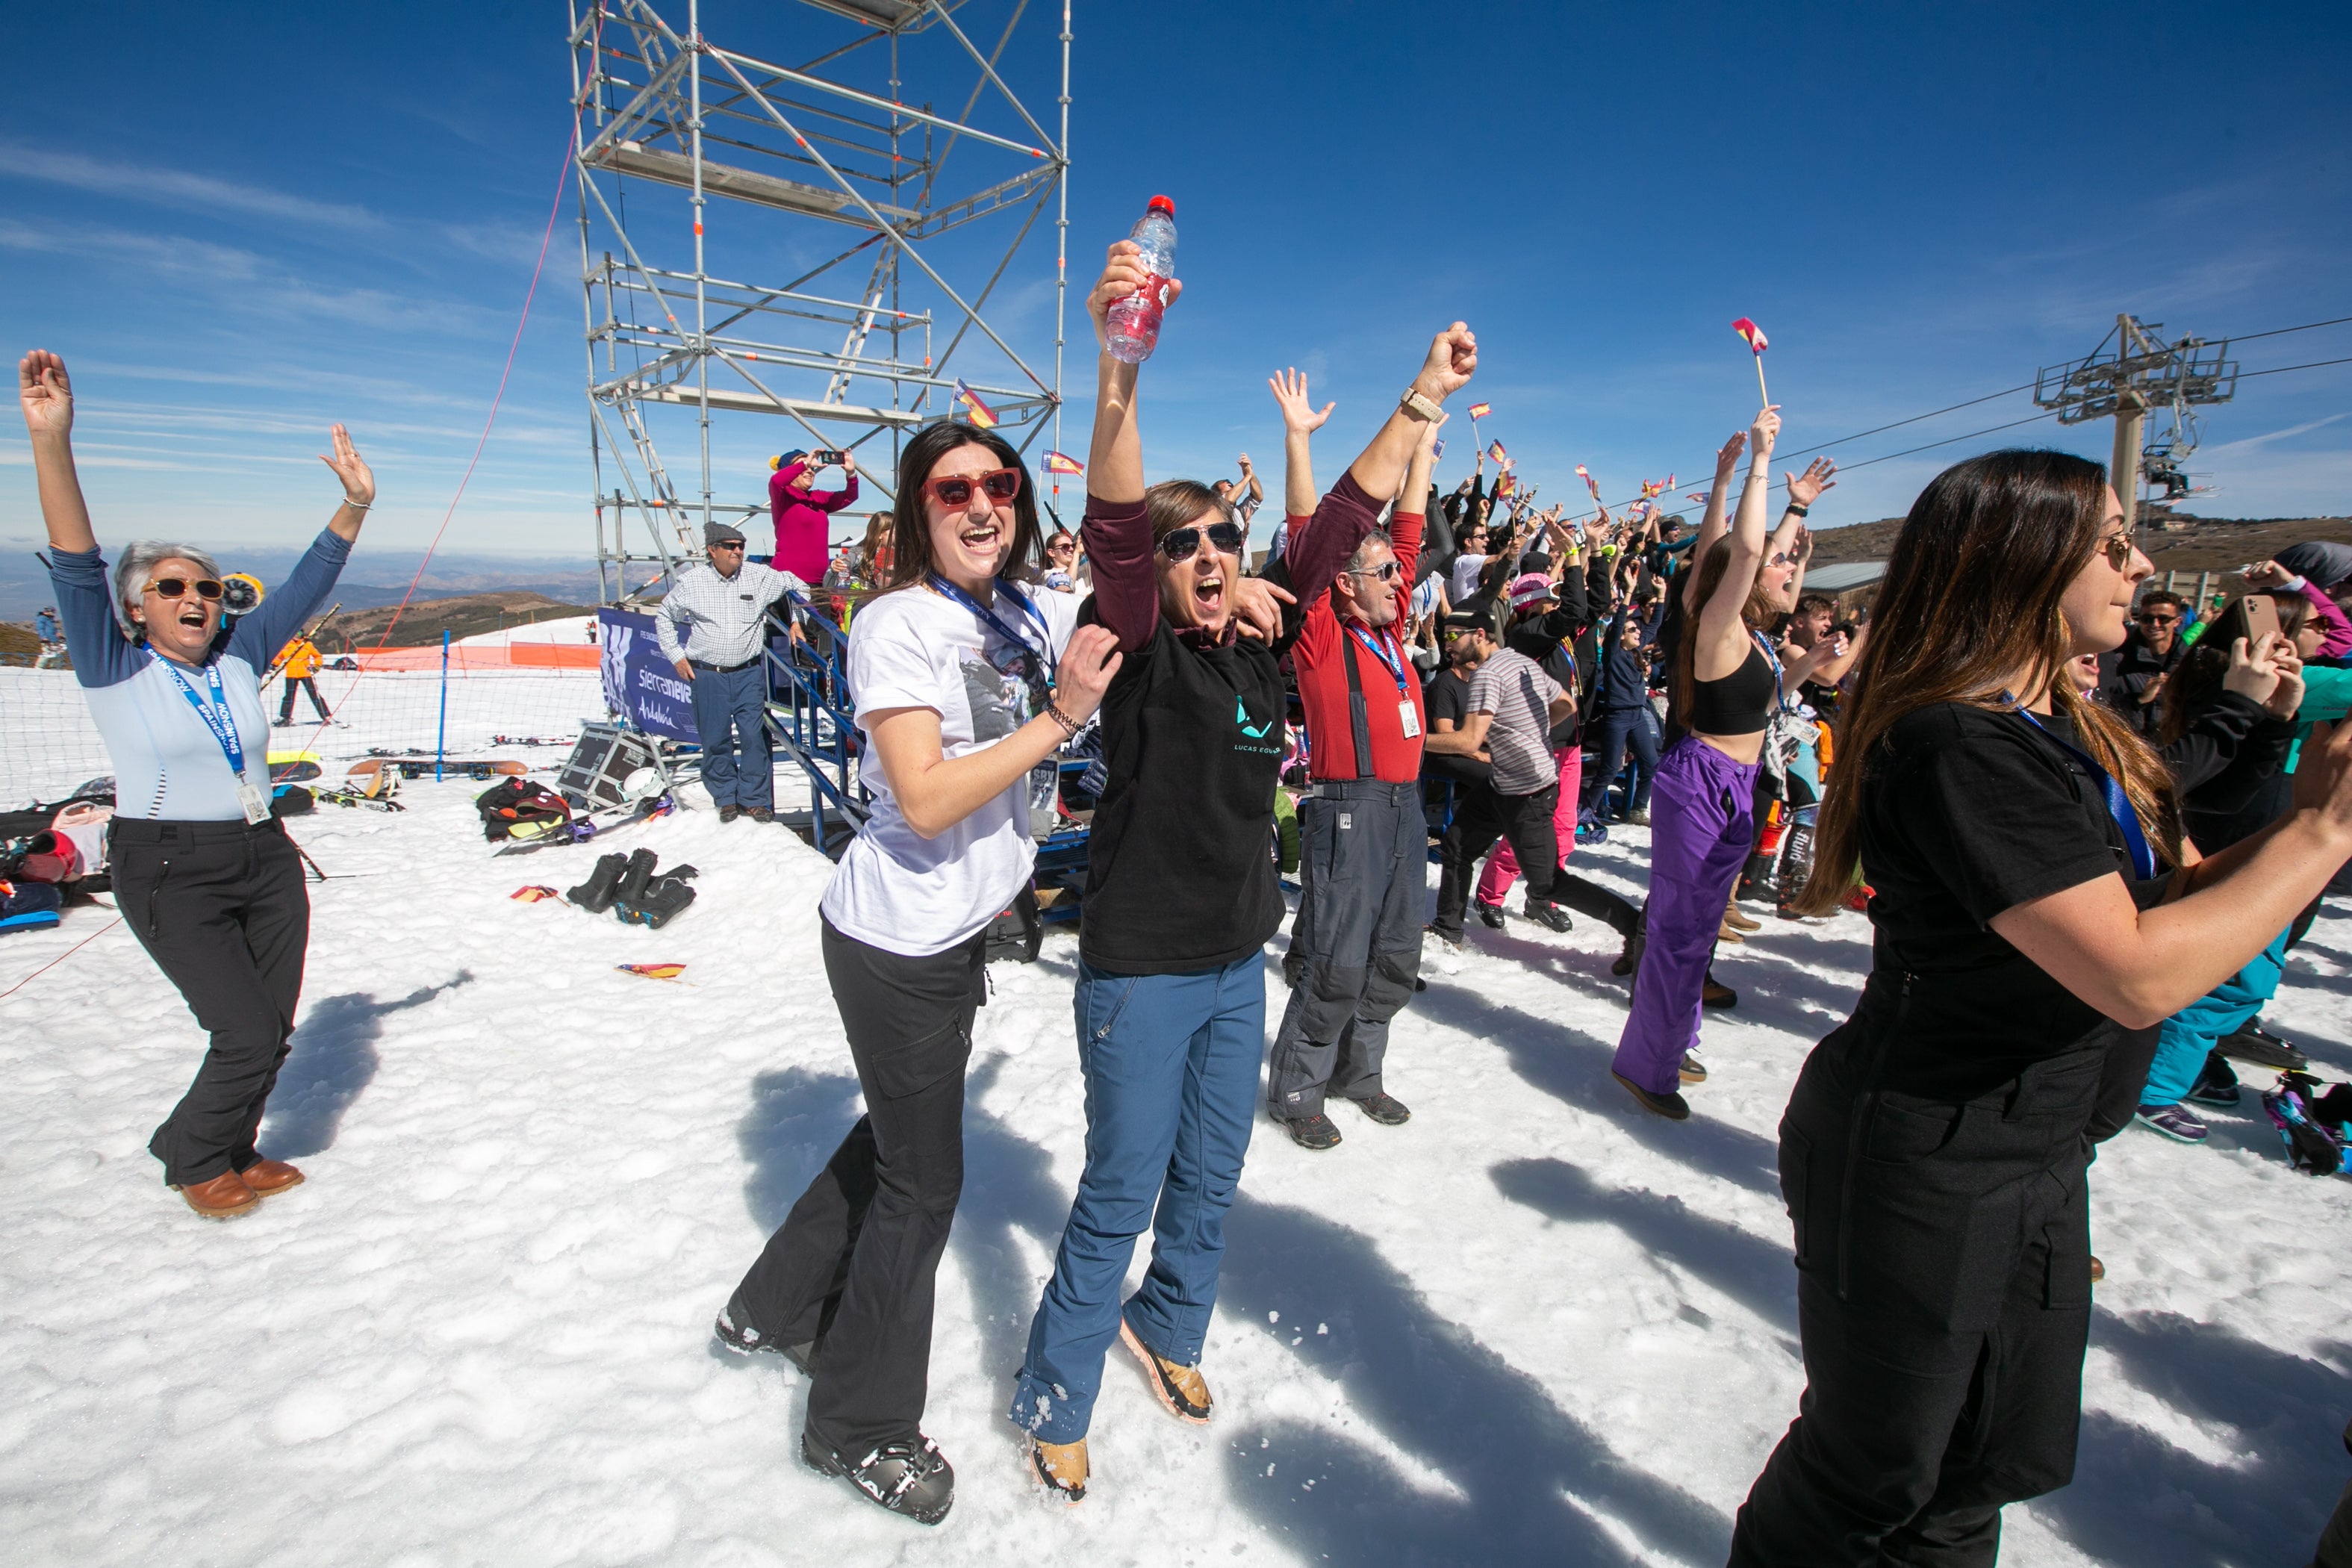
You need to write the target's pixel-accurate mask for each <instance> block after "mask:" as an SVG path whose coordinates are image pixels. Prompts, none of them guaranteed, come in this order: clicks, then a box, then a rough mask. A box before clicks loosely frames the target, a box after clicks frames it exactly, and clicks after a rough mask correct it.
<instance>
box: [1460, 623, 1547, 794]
mask: <svg viewBox="0 0 2352 1568" xmlns="http://www.w3.org/2000/svg"><path fill="white" fill-rule="evenodd" d="M1563 695H1564V693H1563V692H1562V691H1561V689H1560V685H1559V682H1558V681H1556V680H1554V679H1552V678H1551V677H1550V676H1549V675H1546V674H1545V673H1544V668H1543V666H1542V665H1539V664H1538V663H1537V662H1536V661H1535V660H1534V659H1531V658H1528V656H1527V655H1525V654H1523V653H1514V652H1513V651H1512V650H1511V649H1509V648H1498V649H1496V651H1495V653H1494V654H1492V655H1491V656H1489V657H1488V658H1487V660H1486V663H1484V664H1482V665H1480V666H1479V667H1478V673H1477V674H1475V675H1474V676H1472V677H1471V678H1470V711H1471V712H1473V713H1492V714H1493V715H1494V716H1495V721H1494V723H1493V725H1492V726H1491V727H1489V728H1488V730H1487V731H1486V754H1487V755H1488V756H1490V757H1492V758H1494V760H1495V788H1496V791H1497V793H1499V794H1502V795H1533V794H1535V793H1536V792H1537V791H1538V790H1539V789H1542V788H1544V787H1545V786H1546V785H1548V784H1552V783H1553V782H1555V781H1556V780H1558V779H1559V763H1555V762H1553V761H1552V755H1551V746H1550V744H1549V742H1550V738H1551V705H1552V704H1553V703H1554V702H1556V701H1558V700H1559V699H1560V697H1561V696H1563Z"/></svg>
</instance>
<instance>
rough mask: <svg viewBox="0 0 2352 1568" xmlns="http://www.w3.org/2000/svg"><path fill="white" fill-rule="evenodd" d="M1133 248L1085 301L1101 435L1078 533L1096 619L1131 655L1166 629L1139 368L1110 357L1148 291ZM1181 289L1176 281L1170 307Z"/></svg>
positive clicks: (1093, 448) (1124, 245) (1127, 243)
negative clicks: (1128, 312) (1149, 508)
mask: <svg viewBox="0 0 2352 1568" xmlns="http://www.w3.org/2000/svg"><path fill="white" fill-rule="evenodd" d="M1141 255H1142V252H1141V251H1140V250H1139V249H1138V248H1137V247H1136V245H1135V242H1134V241H1133V240H1128V239H1122V240H1120V241H1118V243H1117V244H1115V245H1113V246H1112V247H1110V253H1109V256H1108V259H1107V260H1106V261H1105V263H1104V265H1103V272H1102V277H1101V278H1100V279H1097V281H1096V283H1095V287H1094V291H1093V292H1092V293H1090V294H1088V295H1087V315H1088V316H1089V317H1090V318H1092V319H1093V321H1094V325H1095V342H1096V343H1097V345H1098V352H1097V353H1096V356H1095V429H1094V438H1093V443H1092V445H1090V446H1089V447H1087V516H1086V521H1085V523H1084V524H1083V525H1082V526H1081V528H1080V530H1079V535H1080V537H1081V538H1082V539H1083V540H1084V541H1085V543H1086V550H1087V560H1088V561H1089V562H1091V563H1093V565H1094V574H1095V614H1096V615H1097V616H1099V617H1100V618H1101V620H1102V623H1103V625H1105V626H1108V627H1109V628H1110V629H1111V631H1112V632H1113V633H1114V634H1116V635H1117V637H1118V646H1119V647H1121V648H1122V649H1124V650H1126V651H1128V652H1130V653H1131V652H1133V651H1135V650H1136V649H1138V648H1140V647H1143V645H1144V644H1146V643H1148V642H1150V640H1151V635H1152V633H1153V632H1154V631H1155V630H1157V629H1158V627H1159V625H1160V584H1159V580H1158V578H1157V576H1156V574H1154V573H1153V571H1152V565H1151V524H1150V520H1149V519H1148V518H1147V517H1146V516H1145V515H1144V510H1143V491H1144V488H1145V487H1144V483H1143V437H1142V435H1141V434H1140V432H1139V430H1138V429H1137V427H1136V422H1135V386H1136V371H1137V370H1138V369H1139V367H1138V366H1136V365H1131V364H1128V363H1124V362H1122V361H1119V360H1117V359H1114V358H1112V357H1111V353H1110V349H1109V347H1108V343H1109V342H1110V331H1109V328H1108V326H1107V325H1106V324H1105V318H1106V317H1107V316H1108V314H1109V311H1110V308H1111V306H1112V305H1114V304H1116V303H1117V302H1118V301H1119V300H1124V299H1126V298H1127V297H1128V296H1129V295H1130V294H1132V293H1134V292H1135V291H1136V290H1137V289H1139V288H1141V287H1142V286H1143V280H1144V279H1145V277H1146V276H1147V275H1148V271H1149V269H1148V268H1145V267H1144V265H1143V263H1142V262H1141V260H1140V259H1139V258H1140V256H1141ZM1183 287H1184V286H1183V285H1182V284H1181V283H1179V282H1177V281H1176V280H1175V279H1169V280H1168V284H1167V288H1168V290H1169V293H1168V302H1169V303H1170V304H1171V305H1172V304H1174V303H1175V302H1176V300H1177V298H1178V296H1179V295H1181V293H1182V292H1183Z"/></svg>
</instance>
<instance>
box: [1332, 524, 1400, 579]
mask: <svg viewBox="0 0 2352 1568" xmlns="http://www.w3.org/2000/svg"><path fill="white" fill-rule="evenodd" d="M1382 546H1385V547H1386V548H1388V549H1390V550H1394V549H1395V548H1396V541H1395V540H1393V539H1391V538H1390V537H1389V531H1388V530H1387V529H1385V528H1375V529H1373V530H1372V531H1370V533H1367V534H1366V535H1364V542H1362V543H1361V544H1359V545H1357V546H1356V552H1355V553H1354V554H1353V555H1350V556H1349V557H1348V560H1347V563H1346V564H1345V565H1343V566H1341V567H1340V568H1339V570H1341V571H1342V572H1361V571H1362V570H1363V569H1364V568H1365V567H1366V566H1368V565H1370V563H1371V559H1372V552H1373V551H1374V550H1375V549H1378V548H1381V547H1382Z"/></svg>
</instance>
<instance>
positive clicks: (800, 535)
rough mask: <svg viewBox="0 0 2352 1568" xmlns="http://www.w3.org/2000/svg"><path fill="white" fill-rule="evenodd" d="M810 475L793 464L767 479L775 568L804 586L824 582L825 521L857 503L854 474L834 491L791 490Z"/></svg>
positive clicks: (806, 468)
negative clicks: (798, 480) (795, 483)
mask: <svg viewBox="0 0 2352 1568" xmlns="http://www.w3.org/2000/svg"><path fill="white" fill-rule="evenodd" d="M810 472H812V470H811V468H809V466H808V464H807V463H805V462H802V461H797V460H796V461H793V462H790V463H786V464H785V465H784V466H783V467H782V468H778V469H777V470H776V471H775V472H774V473H772V474H771V475H769V476H768V510H769V512H770V514H771V515H772V516H773V517H774V519H775V521H776V555H775V561H774V565H775V568H776V570H777V571H779V572H789V573H791V574H793V576H795V577H798V578H799V579H800V580H801V581H802V582H803V583H816V582H821V581H823V580H824V560H825V532H826V531H827V529H828V527H829V526H830V525H829V524H828V523H827V522H826V521H825V520H826V518H828V517H830V516H831V515H832V514H833V513H835V512H836V511H839V510H841V509H842V508H843V507H845V506H848V505H850V504H852V503H853V502H855V501H856V500H857V476H856V474H851V475H850V476H849V483H848V484H847V485H845V486H844V487H843V488H842V489H837V490H811V489H793V488H792V485H793V481H794V480H795V479H800V478H801V477H802V476H803V475H804V474H807V473H810Z"/></svg>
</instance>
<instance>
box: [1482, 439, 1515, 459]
mask: <svg viewBox="0 0 2352 1568" xmlns="http://www.w3.org/2000/svg"><path fill="white" fill-rule="evenodd" d="M1486 456H1488V457H1490V458H1494V459H1495V461H1496V462H1498V463H1507V462H1509V461H1510V460H1511V459H1510V458H1509V456H1508V455H1507V454H1506V453H1505V452H1504V450H1503V444H1502V443H1501V442H1500V441H1496V442H1495V443H1493V444H1492V445H1491V446H1489V447H1487V448H1486Z"/></svg>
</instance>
